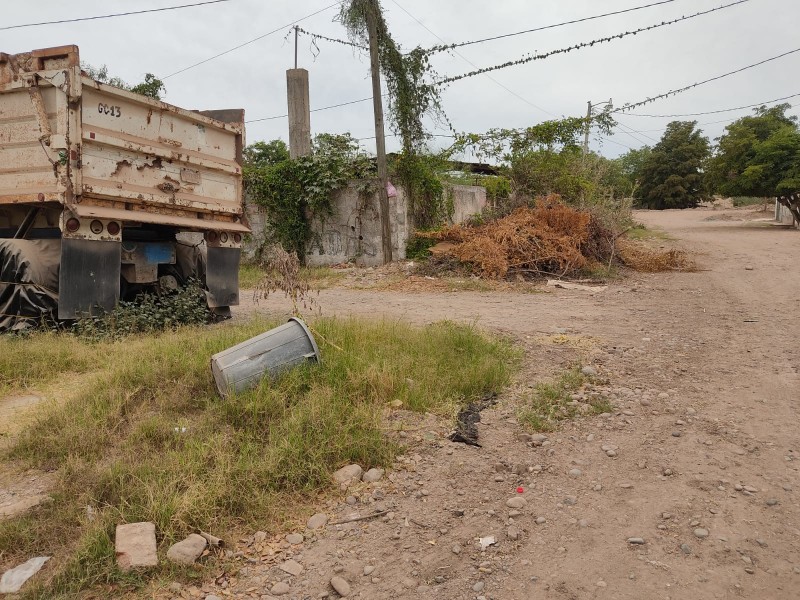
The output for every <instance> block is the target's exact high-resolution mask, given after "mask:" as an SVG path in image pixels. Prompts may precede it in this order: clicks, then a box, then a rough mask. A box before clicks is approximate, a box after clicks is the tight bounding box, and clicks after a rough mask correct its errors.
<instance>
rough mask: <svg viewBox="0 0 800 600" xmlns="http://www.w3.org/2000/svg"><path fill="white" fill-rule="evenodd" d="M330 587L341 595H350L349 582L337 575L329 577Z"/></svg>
mask: <svg viewBox="0 0 800 600" xmlns="http://www.w3.org/2000/svg"><path fill="white" fill-rule="evenodd" d="M331 587H332V588H333V589H334V590H336V593H337V594H339V595H340V596H342V597H344V596H348V595H350V584H349V583H347V582H346V581H345V580H344V579H343V578H341V577H339V576H338V575H335V576H333V577H331Z"/></svg>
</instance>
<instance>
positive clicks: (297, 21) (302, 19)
mask: <svg viewBox="0 0 800 600" xmlns="http://www.w3.org/2000/svg"><path fill="white" fill-rule="evenodd" d="M225 1H227V0H225ZM336 6H339V3H338V2H334V3H333V4H331V5H330V6H326V7H325V8H321V9H319V10H318V11H316V12H313V13H311V14H309V15H306V16H305V17H300V18H299V19H295V20H294V21H292V22H291V23H287V24H286V25H282V26H281V27H278V28H277V29H273V30H272V31H269V32H267V33H265V34H264V35H260V36H258V37H255V38H253V39H252V40H248V41H246V42H244V43H242V44H239V45H238V46H234V47H233V48H230V49H228V50H225V51H223V52H220V53H219V54H215V55H214V56H210V57H208V58H206V59H204V60H201V61H200V62H196V63H194V64H193V65H189V66H188V67H184V68H183V69H180V70H179V71H175V72H174V73H170V74H169V75H167V76H166V77H162V78H161V79H169V78H170V77H173V76H174V75H178V74H179V73H183V72H185V71H188V70H189V69H194V68H195V67H199V66H200V65H202V64H205V63H207V62H209V61H212V60H214V59H215V58H219V57H220V56H224V55H226V54H230V53H231V52H233V51H234V50H238V49H239V48H244V47H245V46H247V45H248V44H252V43H253V42H257V41H258V40H262V39H264V38H265V37H267V36H270V35H273V34H275V33H278V32H279V31H283V30H284V29H286V28H287V27H291V26H292V25H295V24H296V23H300V22H301V21H305V20H306V19H310V18H311V17H314V16H316V15H318V14H320V13H322V12H325V11H326V10H330V9H331V8H334V7H336Z"/></svg>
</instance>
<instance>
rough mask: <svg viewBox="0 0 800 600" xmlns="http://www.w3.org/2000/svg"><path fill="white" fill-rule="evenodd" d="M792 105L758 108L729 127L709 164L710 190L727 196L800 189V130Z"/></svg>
mask: <svg viewBox="0 0 800 600" xmlns="http://www.w3.org/2000/svg"><path fill="white" fill-rule="evenodd" d="M790 108H791V106H790V105H789V104H779V105H777V106H773V107H772V108H769V109H768V108H766V107H765V106H762V107H759V108H756V109H755V110H754V112H755V114H754V115H748V116H746V117H743V118H741V119H739V120H738V121H735V122H733V123H731V124H730V125H728V126H727V127H726V128H725V134H724V135H723V136H722V137H720V138H719V145H718V147H717V150H716V152H715V154H714V157H713V158H712V159H711V161H710V164H709V187H710V188H711V189H712V190H713V191H715V192H717V193H720V194H723V195H726V196H761V197H768V196H780V195H783V194H791V193H794V192H797V191H798V190H800V131H798V124H797V117H794V116H787V115H786V111H787V110H789V109H790Z"/></svg>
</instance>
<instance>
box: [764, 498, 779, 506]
mask: <svg viewBox="0 0 800 600" xmlns="http://www.w3.org/2000/svg"><path fill="white" fill-rule="evenodd" d="M776 504H778V500H777V499H776V498H770V499H769V500H767V506H775V505H776Z"/></svg>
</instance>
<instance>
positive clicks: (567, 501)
mask: <svg viewBox="0 0 800 600" xmlns="http://www.w3.org/2000/svg"><path fill="white" fill-rule="evenodd" d="M577 503H578V498H576V497H575V496H567V497H566V498H564V504H566V505H567V506H575V505H576V504H577Z"/></svg>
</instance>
